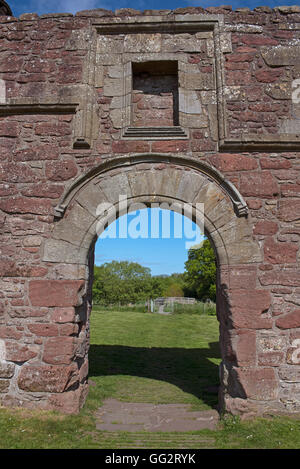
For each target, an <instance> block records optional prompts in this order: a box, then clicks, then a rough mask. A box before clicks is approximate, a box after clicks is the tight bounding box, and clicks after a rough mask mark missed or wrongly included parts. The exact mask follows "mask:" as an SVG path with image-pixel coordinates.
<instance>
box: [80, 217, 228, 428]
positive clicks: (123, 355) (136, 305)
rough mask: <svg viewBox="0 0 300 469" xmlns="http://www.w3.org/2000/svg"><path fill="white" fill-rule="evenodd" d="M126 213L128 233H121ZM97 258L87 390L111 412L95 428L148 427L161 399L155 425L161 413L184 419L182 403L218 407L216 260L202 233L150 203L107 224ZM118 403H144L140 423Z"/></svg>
mask: <svg viewBox="0 0 300 469" xmlns="http://www.w3.org/2000/svg"><path fill="white" fill-rule="evenodd" d="M125 217H127V220H126V224H127V237H125V236H123V237H121V238H120V237H119V235H120V233H122V232H123V234H124V223H125ZM154 223H158V225H159V227H158V229H157V230H156V231H155V229H154ZM167 227H168V229H167ZM122 230H123V231H122ZM154 232H155V233H154ZM180 232H181V233H182V236H181V237H179V234H180ZM151 234H152V236H153V237H152V238H151ZM94 258H95V265H94V267H93V272H94V278H93V307H92V312H91V318H90V350H89V381H90V383H92V384H93V386H91V388H90V393H92V394H96V393H98V395H99V396H101V399H103V400H104V401H105V405H104V408H100V409H99V412H100V414H101V412H106V413H105V415H106V417H107V419H109V418H110V417H111V420H110V422H109V421H106V422H104V423H103V422H102V423H103V425H104V426H103V428H102V427H101V428H102V429H110V430H113V429H115V430H118V429H119V430H121V429H125V428H126V429H127V430H130V429H133V428H135V429H138V428H139V429H144V430H145V429H147V425H148V426H149V425H150V423H149V422H150V420H151V419H150V420H149V418H150V415H151V413H152V414H153V405H155V406H165V407H158V414H159V412H160V411H161V412H162V414H161V425H160V427H159V428H158V430H159V429H161V430H162V431H165V430H164V428H165V427H164V425H165V422H166V419H167V418H169V419H170V418H171V419H173V420H172V421H173V422H174V425H175V427H176V425H181V426H182V425H183V420H182V419H183V414H182V412H183V411H184V409H187V408H188V409H189V410H194V411H195V412H203V411H206V412H208V411H212V412H215V414H214V415H216V409H217V406H218V387H219V371H218V368H219V363H220V361H221V357H220V350H219V323H218V320H217V317H216V305H215V292H216V263H215V255H214V251H213V249H212V247H211V245H210V242H209V241H208V239H207V238H206V237H205V236H204V235H203V233H201V231H200V229H199V228H198V227H197V225H196V224H195V223H194V222H192V221H191V220H190V219H188V218H187V217H184V216H183V215H181V214H179V213H176V212H173V211H170V210H164V209H160V208H157V209H156V208H152V209H151V208H148V209H143V210H137V211H135V212H132V213H131V214H128V215H123V216H120V217H119V218H118V219H117V220H116V221H114V222H112V223H111V224H110V225H109V226H107V227H106V229H105V230H104V231H103V233H102V234H101V235H100V236H99V238H98V240H97V242H96V245H95V256H94ZM208 273H209V275H210V278H211V283H210V284H209V279H208V275H207V274H208ZM205 282H206V283H205ZM205 285H206V286H205ZM210 287H211V288H210ZM205 289H206V290H205ZM192 295H193V296H192ZM162 298H163V299H164V303H165V304H164V308H163V310H162V308H161V305H160V301H161V299H162ZM124 403H126V405H127V404H128V405H129V408H132V407H134V405H135V411H136V412H138V413H139V412H141V408H143V409H144V420H143V419H141V422H140V423H138V424H137V422H135V423H136V424H137V426H136V425H133V423H132V422H130V418H129V417H128V415H127V414H126V412H125V414H124V412H123V411H122V408H123V407H124V405H125V404H124ZM106 404H107V405H108V407H107V408H106V407H105V406H106ZM111 406H112V407H111ZM140 406H142V407H140ZM167 406H170V407H169V411H170V412H171V417H170V415H169V417H167V414H166V413H164V412H165V411H166V410H167ZM175 408H176V412H175V413H173V414H172V412H173V410H174V409H175ZM101 409H102V410H101ZM104 409H106V410H105V411H104ZM151 409H152V410H151ZM172 409H173V410H172ZM132 411H134V410H133V408H132ZM147 411H149V412H150V414H148V417H149V418H148V417H147ZM116 413H117V414H119V420H118V419H116V420H115V422H118V424H117V423H113V422H114V420H113V419H114V418H115V417H114V416H116ZM100 414H99V415H100ZM158 414H157V415H158ZM177 414H178V415H177ZM101 415H102V414H101ZM109 416H110V417H109ZM190 416H191V415H190ZM208 418H211V415H208ZM209 421H210V420H207V422H209ZM179 422H181V423H179ZM202 423H203V421H202ZM99 425H100V424H99ZM124 425H125V427H124ZM150 426H151V425H150ZM175 427H174V429H176V428H175ZM99 428H100V427H99ZM169 428H170V427H169ZM184 428H185V427H184ZM156 429H157V428H156ZM187 429H190V430H193V429H195V428H194V426H193V425H192V426H190V427H189V428H187Z"/></svg>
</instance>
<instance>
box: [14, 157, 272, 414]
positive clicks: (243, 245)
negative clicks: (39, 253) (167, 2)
mask: <svg viewBox="0 0 300 469" xmlns="http://www.w3.org/2000/svg"><path fill="white" fill-rule="evenodd" d="M120 195H121V196H122V197H121V198H120ZM125 197H126V202H127V204H128V205H130V204H131V203H134V204H137V203H141V202H142V203H143V204H146V205H150V204H151V203H153V202H159V203H161V202H165V203H166V204H169V205H170V206H172V204H173V205H174V204H185V205H186V206H187V207H188V208H187V212H186V215H187V214H188V215H189V216H190V217H191V218H192V219H193V220H195V221H197V214H200V215H201V217H202V219H203V221H204V229H205V234H206V235H207V237H208V238H209V239H210V241H211V243H212V245H213V246H214V249H215V253H216V259H217V266H218V269H217V271H218V273H217V314H218V319H219V322H220V346H221V347H220V348H221V354H222V364H221V369H220V376H221V386H220V393H219V404H220V408H221V409H224V410H228V411H230V412H237V413H240V412H247V413H248V412H251V409H254V410H253V411H254V412H255V409H256V408H257V406H258V407H259V406H260V405H261V406H263V405H264V402H265V401H266V400H269V399H270V398H272V396H273V395H274V393H275V389H276V380H275V377H274V376H273V375H272V376H271V375H270V376H269V375H265V374H264V373H263V372H264V370H263V369H262V370H260V369H259V368H257V367H256V345H255V334H256V332H255V329H259V328H262V327H263V323H264V321H265V319H264V318H263V316H262V312H263V311H265V310H266V309H268V307H269V303H270V298H269V292H267V291H265V290H261V289H259V287H258V286H257V276H256V269H257V264H258V263H259V262H260V261H261V253H260V249H259V246H258V244H257V243H256V242H254V241H253V238H252V225H251V219H250V217H249V216H248V215H247V207H246V205H245V203H244V201H243V199H242V197H241V196H240V194H239V193H238V191H237V190H236V189H235V188H234V186H233V185H232V184H231V183H229V182H228V181H226V180H225V179H224V178H223V177H222V175H221V174H220V173H219V172H217V171H216V170H215V169H213V168H211V167H210V166H208V165H207V164H205V163H203V162H201V161H200V162H199V161H197V160H194V159H191V158H184V159H183V158H176V157H174V158H173V157H170V156H168V157H166V156H164V155H151V156H149V155H130V156H127V157H121V158H117V159H113V160H109V161H108V162H106V163H104V164H103V165H101V166H100V167H98V168H96V169H93V170H92V171H90V172H89V173H88V174H86V175H85V176H83V177H81V178H79V179H78V180H76V181H75V182H74V183H73V184H72V186H71V187H70V188H69V189H68V190H67V191H66V192H65V195H64V196H63V198H62V200H61V203H60V204H59V205H58V206H57V207H56V215H57V219H56V223H55V226H54V229H53V232H52V236H51V238H49V239H47V240H46V242H45V244H44V248H43V262H47V263H51V264H52V265H53V266H54V267H55V271H56V272H57V278H56V279H55V280H53V281H52V283H51V282H50V284H49V281H47V282H46V281H45V282H44V281H43V280H41V281H36V282H35V283H31V287H30V288H31V289H34V288H36V289H39V299H38V301H39V303H40V305H41V306H42V305H43V306H45V307H46V306H47V307H55V311H56V313H55V314H56V315H59V314H60V315H64V314H67V315H69V316H70V317H71V320H70V321H71V322H73V323H74V324H76V330H77V333H76V334H74V335H73V337H69V338H68V341H67V342H66V341H65V342H64V346H63V347H64V351H63V352H62V351H61V352H60V351H59V347H58V348H57V354H58V355H59V354H63V356H64V358H63V360H61V359H58V360H57V361H56V362H55V360H54V363H57V365H58V370H53V373H54V375H55V373H58V372H59V371H60V373H62V370H64V372H66V370H69V371H68V372H69V374H70V373H71V375H72V379H71V382H72V386H69V387H68V388H66V389H63V390H62V391H61V390H60V392H57V390H56V388H55V387H53V388H51V386H50V387H49V386H48V388H47V390H50V392H49V393H48V397H47V399H48V400H47V402H48V404H47V405H48V407H50V408H55V409H62V410H63V411H66V412H76V411H78V410H79V408H80V407H81V406H82V405H83V403H84V400H85V397H86V395H87V389H88V388H87V376H88V349H89V314H90V311H91V285H92V271H93V262H94V253H93V249H94V243H95V240H96V239H97V236H98V235H99V222H100V226H101V227H105V226H106V225H107V224H108V223H110V220H111V217H112V213H117V214H121V213H122V211H123V210H124V207H123V206H122V204H123V202H124V198H125ZM99 206H101V207H102V208H101V210H99ZM103 206H104V207H106V210H105V211H103ZM201 217H200V218H201ZM66 266H67V267H66ZM43 282H44V283H43ZM49 289H50V290H51V289H52V290H51V291H52V293H53V294H52V298H53V299H52V300H49V295H50V293H49V292H50V290H49ZM30 293H32V292H30ZM31 297H33V295H31ZM55 298H56V300H55ZM57 298H58V301H57ZM70 339H71V340H70ZM53 342H54V341H53ZM53 347H54V343H53V344H52V348H53ZM48 353H49V351H48ZM52 353H54V354H55V352H53V350H52ZM45 354H47V347H46V348H45V350H44V355H45ZM44 358H45V357H44ZM48 362H49V361H48ZM33 367H34V366H33V365H32V366H31V365H30V366H27V367H25V368H24V371H23V370H22V371H21V381H22V378H23V382H24V375H25V376H26V374H27V375H31V376H32V374H33V371H32V368H33ZM22 375H23V376H22ZM68 376H69V375H68ZM262 377H263V379H264V386H261V380H262ZM19 379H20V378H19ZM68 379H69V381H70V377H69V378H68ZM53 380H55V378H53ZM52 389H53V390H54V392H51V391H52ZM270 396H271V397H270ZM254 401H255V403H254Z"/></svg>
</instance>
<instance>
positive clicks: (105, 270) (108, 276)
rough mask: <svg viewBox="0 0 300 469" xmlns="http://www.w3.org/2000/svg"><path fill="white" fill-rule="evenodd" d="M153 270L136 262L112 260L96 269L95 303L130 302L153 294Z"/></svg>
mask: <svg viewBox="0 0 300 469" xmlns="http://www.w3.org/2000/svg"><path fill="white" fill-rule="evenodd" d="M151 288H152V285H151V271H150V269H148V268H147V267H143V266H141V265H140V264H138V263H136V262H128V261H122V262H117V261H112V262H109V263H105V264H103V265H101V266H96V267H95V269H94V283H93V301H94V303H98V304H100V303H102V304H105V305H108V304H116V303H120V304H129V303H137V302H138V301H142V300H145V299H146V298H149V296H151Z"/></svg>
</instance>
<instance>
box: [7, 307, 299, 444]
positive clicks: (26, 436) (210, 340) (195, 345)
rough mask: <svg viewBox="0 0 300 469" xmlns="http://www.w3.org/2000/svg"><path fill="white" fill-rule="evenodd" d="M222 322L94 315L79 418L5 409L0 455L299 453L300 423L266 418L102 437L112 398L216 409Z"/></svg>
mask: <svg viewBox="0 0 300 469" xmlns="http://www.w3.org/2000/svg"><path fill="white" fill-rule="evenodd" d="M219 361H220V356H219V348H218V322H217V320H216V318H215V317H213V316H203V315H202V316H199V315H197V314H187V315H185V314H174V315H170V316H163V315H160V314H145V313H139V312H136V311H131V312H130V311H129V312H126V311H121V312H120V311H106V312H104V311H101V310H96V309H95V310H94V311H93V313H92V319H91V349H90V379H91V381H92V382H93V384H94V385H93V386H91V387H90V392H89V396H88V399H87V402H86V405H85V407H84V408H83V409H82V411H81V412H80V414H79V415H61V414H59V413H56V412H45V411H31V410H24V409H4V408H1V409H0V449H4V448H11V449H23V448H24V449H25V448H26V449H33V448H43V449H48V448H49V449H50V448H58V449H61V448H69V449H72V448H78V449H80V448H82V449H83V448H86V449H87V448H105V449H121V448H151V449H159V448H162V449H164V448H173V449H177V448H184V449H189V448H192V449H197V448H228V449H229V448H234V449H236V448H263V449H268V448H284V449H289V448H293V449H299V448H300V420H299V419H296V418H294V419H293V418H285V417H273V418H272V417H269V418H265V419H254V420H251V421H247V422H241V421H240V419H239V418H236V417H226V418H224V419H222V420H221V422H220V425H219V428H218V429H217V430H215V431H209V430H203V431H199V432H186V433H181V432H171V433H149V432H148V433H147V432H135V433H130V432H104V431H99V430H97V429H96V422H95V418H94V412H95V410H97V409H98V408H99V407H100V406H101V403H102V402H103V400H104V399H105V398H107V397H114V398H117V399H121V400H125V401H132V402H154V403H166V402H168V403H189V404H191V405H192V408H193V409H209V408H211V407H214V406H215V405H216V403H217V396H216V393H215V392H214V390H212V389H211V388H214V387H215V386H216V385H217V383H218V364H219Z"/></svg>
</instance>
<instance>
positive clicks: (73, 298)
mask: <svg viewBox="0 0 300 469" xmlns="http://www.w3.org/2000/svg"><path fill="white" fill-rule="evenodd" d="M82 286H83V282H82V281H81V280H31V281H30V283H29V299H30V301H31V304H32V305H33V306H75V305H77V304H78V294H79V291H80V289H81V288H82Z"/></svg>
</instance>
